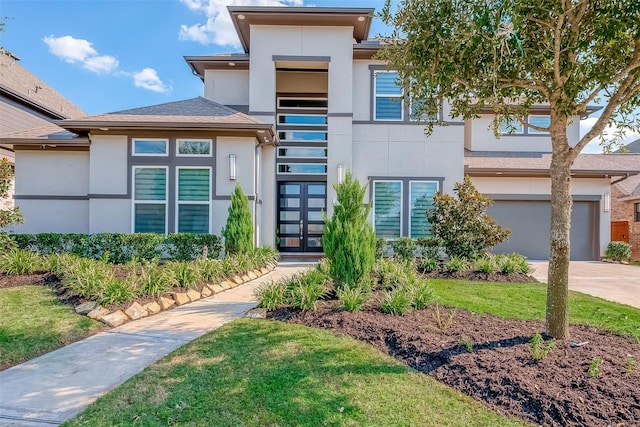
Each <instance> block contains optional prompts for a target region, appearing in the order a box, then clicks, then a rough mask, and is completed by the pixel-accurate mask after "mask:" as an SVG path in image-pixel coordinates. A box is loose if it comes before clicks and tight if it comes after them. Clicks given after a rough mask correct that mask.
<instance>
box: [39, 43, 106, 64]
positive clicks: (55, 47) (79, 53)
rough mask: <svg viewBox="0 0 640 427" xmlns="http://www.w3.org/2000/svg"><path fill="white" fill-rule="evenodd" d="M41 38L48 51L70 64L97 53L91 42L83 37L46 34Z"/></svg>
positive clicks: (82, 60)
mask: <svg viewBox="0 0 640 427" xmlns="http://www.w3.org/2000/svg"><path fill="white" fill-rule="evenodd" d="M43 40H44V42H45V43H46V44H47V46H49V52H51V53H52V54H54V55H55V56H57V57H58V58H60V59H62V60H64V61H66V62H69V63H71V64H73V63H76V62H84V61H85V60H86V59H87V58H88V57H91V56H95V55H97V54H98V52H96V50H95V49H94V48H93V46H92V44H91V42H89V41H87V40H84V39H76V38H74V37H71V36H62V37H53V36H48V37H45V38H44V39H43Z"/></svg>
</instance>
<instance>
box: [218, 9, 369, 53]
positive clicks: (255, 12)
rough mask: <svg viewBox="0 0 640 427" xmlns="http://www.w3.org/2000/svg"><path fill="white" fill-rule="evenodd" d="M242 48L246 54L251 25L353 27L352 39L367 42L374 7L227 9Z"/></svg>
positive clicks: (248, 48) (249, 44)
mask: <svg viewBox="0 0 640 427" xmlns="http://www.w3.org/2000/svg"><path fill="white" fill-rule="evenodd" d="M227 9H228V10H229V14H231V20H232V21H233V25H234V26H235V28H236V31H237V33H238V37H239V38H240V43H241V44H242V48H243V49H244V51H245V52H246V53H249V50H250V46H251V38H250V35H251V25H292V26H304V27H325V26H326V27H353V38H354V39H355V40H356V41H357V42H360V41H362V40H366V39H367V37H368V36H369V29H370V28H371V19H372V16H373V13H374V11H375V9H374V8H343V7H257V6H228V7H227Z"/></svg>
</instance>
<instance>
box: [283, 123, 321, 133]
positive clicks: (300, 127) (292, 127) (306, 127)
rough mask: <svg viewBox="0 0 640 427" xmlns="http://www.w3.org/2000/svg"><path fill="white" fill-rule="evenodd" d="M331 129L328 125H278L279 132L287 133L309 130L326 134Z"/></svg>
mask: <svg viewBox="0 0 640 427" xmlns="http://www.w3.org/2000/svg"><path fill="white" fill-rule="evenodd" d="M328 129H329V126H327V125H315V126H314V125H296V124H287V125H285V124H284V123H278V130H277V131H278V132H286V131H297V130H308V131H317V132H326V131H327V130H328Z"/></svg>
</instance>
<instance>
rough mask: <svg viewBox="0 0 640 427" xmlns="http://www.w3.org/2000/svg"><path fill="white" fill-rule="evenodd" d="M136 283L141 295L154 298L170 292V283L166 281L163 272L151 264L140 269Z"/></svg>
mask: <svg viewBox="0 0 640 427" xmlns="http://www.w3.org/2000/svg"><path fill="white" fill-rule="evenodd" d="M138 283H139V286H140V293H141V294H142V295H150V296H153V297H156V298H157V297H159V296H160V295H162V294H163V293H165V292H168V291H170V290H171V281H170V280H166V275H165V273H164V271H163V270H162V269H161V268H158V267H157V266H155V265H151V264H149V265H146V266H143V267H142V269H141V271H140V275H139V276H138Z"/></svg>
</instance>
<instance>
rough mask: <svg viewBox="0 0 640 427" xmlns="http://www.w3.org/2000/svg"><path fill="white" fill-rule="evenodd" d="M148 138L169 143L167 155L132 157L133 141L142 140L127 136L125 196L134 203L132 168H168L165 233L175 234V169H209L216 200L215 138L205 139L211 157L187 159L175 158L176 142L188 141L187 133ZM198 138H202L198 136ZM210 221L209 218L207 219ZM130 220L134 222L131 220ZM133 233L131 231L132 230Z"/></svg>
mask: <svg viewBox="0 0 640 427" xmlns="http://www.w3.org/2000/svg"><path fill="white" fill-rule="evenodd" d="M147 137H148V138H165V139H167V140H168V141H169V142H168V144H169V147H168V148H169V153H168V155H167V156H162V157H160V156H148V157H147V156H133V155H132V152H133V151H132V145H133V142H132V140H133V139H137V138H143V137H139V136H134V137H132V136H131V135H128V136H127V196H128V198H129V199H131V203H134V202H135V201H134V200H133V197H132V188H133V176H132V169H133V167H134V166H139V167H148V166H168V169H169V170H168V174H169V175H168V177H167V178H168V179H169V182H168V186H169V188H168V189H167V190H168V192H167V221H168V224H167V231H168V232H169V233H175V228H176V227H175V225H176V224H175V222H176V168H177V167H180V166H209V167H211V182H210V185H211V200H216V199H215V197H216V193H215V192H216V161H217V158H218V153H217V139H216V137H215V136H211V137H206V139H211V157H188V156H180V157H178V156H176V151H177V150H176V140H178V139H185V138H186V139H188V138H189V133H188V132H187V133H186V134H181V135H178V136H175V135H173V134H172V135H171V136H167V135H161V136H154V133H153V132H151V133H150V135H148V136H147ZM198 138H203V137H202V136H199V137H198ZM209 219H210V220H211V218H209ZM132 220H135V219H133V218H132ZM132 232H133V230H132Z"/></svg>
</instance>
